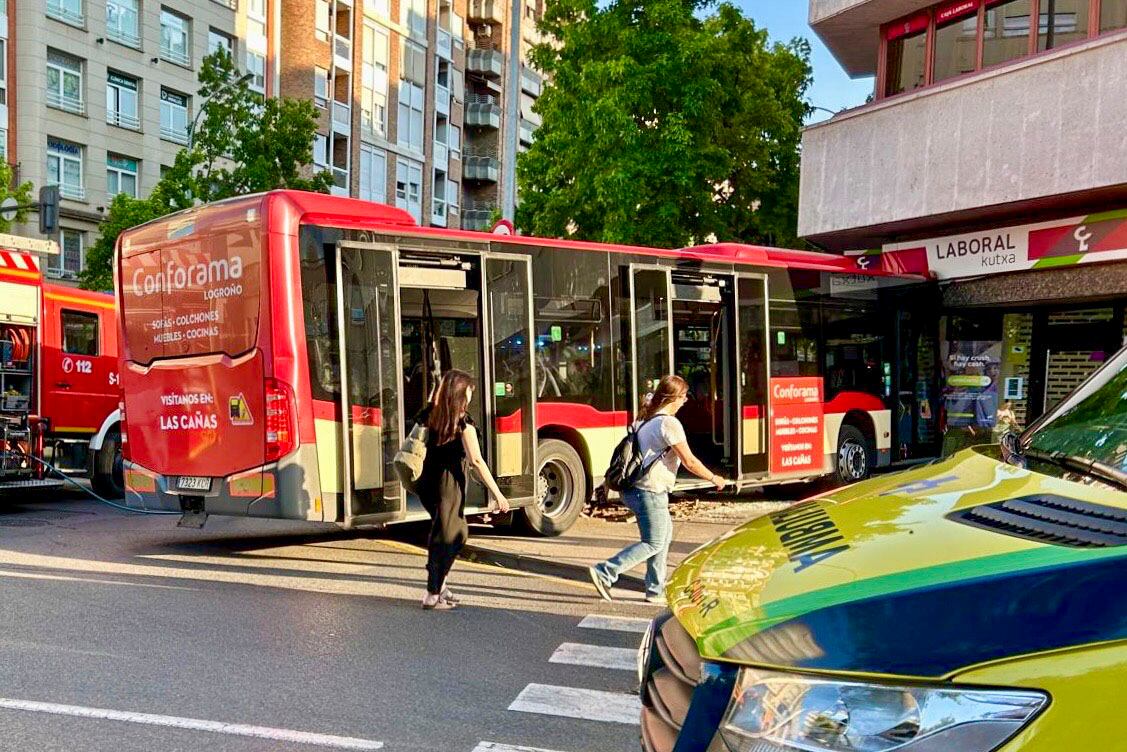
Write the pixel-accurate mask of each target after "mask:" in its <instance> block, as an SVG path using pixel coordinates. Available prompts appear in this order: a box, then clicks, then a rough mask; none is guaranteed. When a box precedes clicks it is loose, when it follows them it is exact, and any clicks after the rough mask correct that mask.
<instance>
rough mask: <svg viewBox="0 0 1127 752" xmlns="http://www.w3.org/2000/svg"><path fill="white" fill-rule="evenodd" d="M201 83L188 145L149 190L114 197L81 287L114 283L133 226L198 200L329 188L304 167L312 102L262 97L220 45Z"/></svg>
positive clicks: (313, 120)
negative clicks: (119, 250) (117, 251)
mask: <svg viewBox="0 0 1127 752" xmlns="http://www.w3.org/2000/svg"><path fill="white" fill-rule="evenodd" d="M199 84H200V88H199V93H198V100H199V101H201V102H206V104H204V105H203V111H202V112H201V113H200V115H199V120H198V121H197V123H196V125H195V126H194V128H193V129H192V130H190V131H189V143H188V146H186V147H185V148H183V149H181V150H180V151H179V152H178V153H177V154H176V160H175V161H174V162H173V164H172V165H170V166H169V168H168V169H167V170H166V171H165V173H164V174H163V175H162V176H161V179H160V181H159V182H158V183H157V184H156V186H155V187H154V188H153V190H152V192H151V193H150V194H149V195H148V196H147V197H145V198H133V197H131V196H126V195H124V194H119V195H117V196H115V197H114V198H113V200H112V202H111V203H110V206H109V211H108V212H107V215H106V219H105V220H104V221H103V222H102V224H101V225H100V226H99V232H100V235H99V237H98V239H97V241H95V242H94V244H93V245H91V246H90V249H89V251H88V252H87V254H86V268H85V269H83V271H82V275H81V279H82V286H83V287H86V288H88V289H98V290H104V289H109V288H111V287H113V271H112V266H113V253H114V246H115V244H116V243H117V237H118V235H120V234H121V233H122V232H123V231H125V230H127V229H129V228H130V227H136V226H137V225H139V224H143V223H145V222H148V221H150V220H152V219H156V218H158V217H161V216H164V215H165V214H168V213H169V212H174V211H179V210H181V209H187V208H189V207H191V206H194V205H195V204H197V203H201V202H208V201H218V200H220V199H224V198H231V197H232V196H242V195H245V194H248V193H257V192H260V191H269V190H273V189H276V188H292V189H297V190H307V191H319V192H322V193H327V192H328V190H329V187H330V186H331V185H332V176H331V175H330V174H329V173H327V172H317V173H312V174H311V173H310V171H309V170H308V165H309V164H310V163H311V162H312V161H313V135H314V133H315V132H316V130H317V109H316V108H315V107H314V106H313V104H312V103H311V102H308V101H305V100H297V99H289V98H284V97H274V98H263V97H262V96H261V95H260V94H258V93H257V92H256V91H254V90H253V89H251V88H250V86H249V82H248V79H247V77H245V76H243V75H242V74H241V72H240V71H239V70H238V68H236V67H235V64H234V62H233V60H232V59H231V56H230V55H229V54H228V53H227V52H226V51H224V50H218V51H216V52H214V53H212V54H210V55H208V56H207V57H205V58H204V60H203V65H202V66H201V68H200V73H199Z"/></svg>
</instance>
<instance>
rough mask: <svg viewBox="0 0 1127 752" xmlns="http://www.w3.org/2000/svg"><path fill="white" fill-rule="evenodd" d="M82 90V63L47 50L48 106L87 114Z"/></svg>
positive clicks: (74, 58) (68, 56)
mask: <svg viewBox="0 0 1127 752" xmlns="http://www.w3.org/2000/svg"><path fill="white" fill-rule="evenodd" d="M82 90H83V87H82V61H81V60H79V59H78V58H76V57H71V56H70V55H64V54H63V53H61V52H56V51H55V50H47V105H48V106H49V107H54V108H56V109H59V110H66V111H67V112H73V113H75V114H78V115H81V114H83V113H85V112H86V103H85V102H84V101H83V97H82Z"/></svg>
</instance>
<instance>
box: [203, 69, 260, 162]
mask: <svg viewBox="0 0 1127 752" xmlns="http://www.w3.org/2000/svg"><path fill="white" fill-rule="evenodd" d="M252 78H254V74H253V73H244V74H243V75H241V76H239V78H237V79H236V80H234V81H230V82H228V83H226V84H224V85H223V86H220V87H219V88H218V89H216V90H215V91H213V92H211V94H209V95H208V96H207V97H206V98H205V99H204V100H203V101H202V102H200V106H199V107H198V108H196V116H195V117H194V118H192V125H191V127H189V128H188V144H187V148H188V149H191V148H192V142H193V141H194V140H195V137H196V126H197V125H198V124H199V122H200V115H202V114H203V112H204V110H205V109H207V104H208V102H210V101H211V100H212V99H213V98H214V97H215V96H216V95H217V94H219V93H220V92H224V91H227V90H228V89H230V88H232V87H235V86H242V85H243V84H245V83H247V82H249V81H250V80H251V79H252Z"/></svg>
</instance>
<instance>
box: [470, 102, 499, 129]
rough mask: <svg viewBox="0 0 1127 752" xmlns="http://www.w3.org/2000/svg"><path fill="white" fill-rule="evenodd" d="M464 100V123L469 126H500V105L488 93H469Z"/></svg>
mask: <svg viewBox="0 0 1127 752" xmlns="http://www.w3.org/2000/svg"><path fill="white" fill-rule="evenodd" d="M467 99H468V101H467V102H466V125H467V126H469V127H471V128H494V129H496V128H500V127H501V105H499V104H497V100H496V98H495V97H493V96H491V95H489V94H471V95H469V96H468V97H467Z"/></svg>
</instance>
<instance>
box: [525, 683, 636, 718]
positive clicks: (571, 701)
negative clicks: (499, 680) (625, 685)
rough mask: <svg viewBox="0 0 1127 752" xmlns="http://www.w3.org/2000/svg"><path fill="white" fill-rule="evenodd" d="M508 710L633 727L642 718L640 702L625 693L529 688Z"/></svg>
mask: <svg viewBox="0 0 1127 752" xmlns="http://www.w3.org/2000/svg"><path fill="white" fill-rule="evenodd" d="M509 710H515V711H516V712H518V713H538V714H540V715H554V716H560V717H562V718H580V719H582V720H585V721H604V722H606V723H625V724H635V725H636V724H637V723H638V722H639V718H640V716H641V714H642V701H641V699H640V698H639V697H638V696H637V695H628V694H626V693H625V692H605V691H603V690H601V689H580V688H578V687H557V686H553V685H551V684H529V685H528V686H527V687H525V688H524V689H522V690H521V693H520V694H519V695H517V699H515V700H513V704H512V705H510V706H509Z"/></svg>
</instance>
